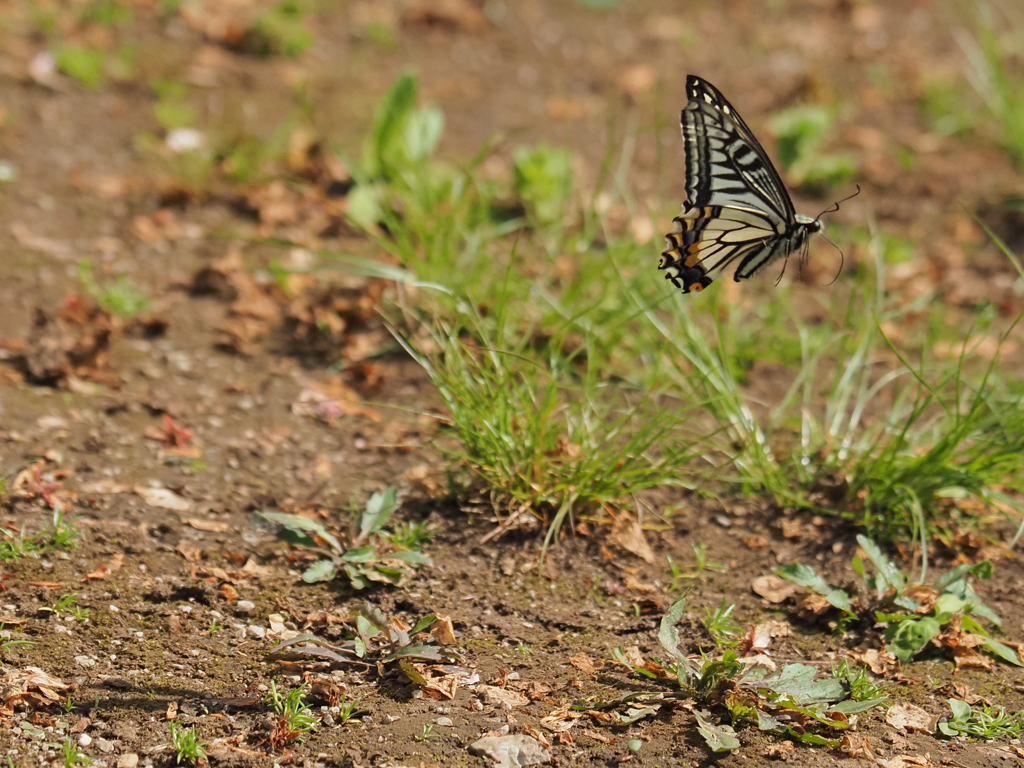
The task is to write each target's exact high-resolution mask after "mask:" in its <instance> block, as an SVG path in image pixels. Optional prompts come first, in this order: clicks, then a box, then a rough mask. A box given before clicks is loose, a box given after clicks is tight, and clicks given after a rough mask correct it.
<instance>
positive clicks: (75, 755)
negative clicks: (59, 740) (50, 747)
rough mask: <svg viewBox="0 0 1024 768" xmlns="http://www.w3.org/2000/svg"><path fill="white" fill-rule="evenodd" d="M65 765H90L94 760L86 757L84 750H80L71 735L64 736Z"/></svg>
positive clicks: (68, 767)
mask: <svg viewBox="0 0 1024 768" xmlns="http://www.w3.org/2000/svg"><path fill="white" fill-rule="evenodd" d="M63 758H64V765H65V766H67V768H71V766H75V765H90V764H91V763H92V760H90V759H89V758H88V757H86V756H85V755H84V754H83V753H82V752H79V751H78V744H76V743H75V742H74V741H73V740H72V739H71V737H70V736H65V737H64V748H63Z"/></svg>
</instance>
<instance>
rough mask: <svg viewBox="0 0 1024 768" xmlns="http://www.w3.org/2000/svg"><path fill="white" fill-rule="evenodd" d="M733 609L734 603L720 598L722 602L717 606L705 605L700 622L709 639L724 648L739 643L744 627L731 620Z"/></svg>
mask: <svg viewBox="0 0 1024 768" xmlns="http://www.w3.org/2000/svg"><path fill="white" fill-rule="evenodd" d="M735 610H736V604H735V603H730V602H729V601H728V600H726V599H725V598H724V597H723V598H722V604H721V605H720V606H718V607H717V608H708V607H706V606H705V608H704V618H703V619H702V620H701V623H702V624H703V625H704V629H706V630H707V632H708V634H709V635H711V639H712V640H714V641H715V644H716V645H718V646H721V647H724V648H731V647H733V646H736V645H739V642H740V639H741V638H742V636H743V632H744V628H743V627H742V626H740V625H739V624H737V623H736V622H735V621H734V620H733V618H732V614H733V611H735Z"/></svg>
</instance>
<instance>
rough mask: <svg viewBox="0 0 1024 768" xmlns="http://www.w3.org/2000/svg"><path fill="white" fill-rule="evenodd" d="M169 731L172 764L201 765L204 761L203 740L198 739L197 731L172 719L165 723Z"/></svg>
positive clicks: (204, 749)
mask: <svg viewBox="0 0 1024 768" xmlns="http://www.w3.org/2000/svg"><path fill="white" fill-rule="evenodd" d="M167 727H168V728H169V729H170V731H171V749H173V750H174V755H175V757H174V764H175V765H181V764H182V763H185V764H186V765H203V764H205V763H206V760H207V756H206V747H207V746H209V745H208V744H206V743H205V742H202V741H200V740H199V732H198V731H197V730H196V729H195V728H187V727H185V726H184V725H182V724H181V723H177V722H174V721H173V720H172V721H171V722H169V723H168V724H167Z"/></svg>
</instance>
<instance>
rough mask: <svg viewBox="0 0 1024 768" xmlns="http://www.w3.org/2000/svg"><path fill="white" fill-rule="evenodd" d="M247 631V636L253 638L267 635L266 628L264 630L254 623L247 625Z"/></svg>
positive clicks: (258, 638) (257, 638) (259, 638)
mask: <svg viewBox="0 0 1024 768" xmlns="http://www.w3.org/2000/svg"><path fill="white" fill-rule="evenodd" d="M248 632H249V637H251V638H253V639H254V640H262V639H263V638H265V637H266V636H267V630H265V629H264V628H263V627H258V626H256V625H255V624H250V625H249V629H248Z"/></svg>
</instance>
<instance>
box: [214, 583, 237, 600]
mask: <svg viewBox="0 0 1024 768" xmlns="http://www.w3.org/2000/svg"><path fill="white" fill-rule="evenodd" d="M218 594H220V596H221V597H223V598H224V599H225V600H227V601H228V602H229V603H232V604H233V603H237V602H238V590H236V589H235V588H234V587H233V586H231V585H230V584H226V583H225V584H222V585H221V587H220V589H219V590H218Z"/></svg>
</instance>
